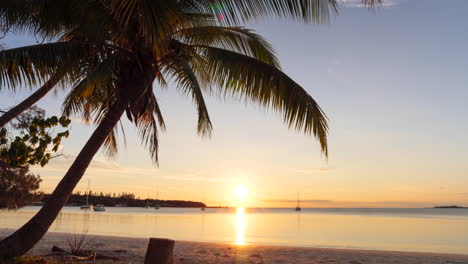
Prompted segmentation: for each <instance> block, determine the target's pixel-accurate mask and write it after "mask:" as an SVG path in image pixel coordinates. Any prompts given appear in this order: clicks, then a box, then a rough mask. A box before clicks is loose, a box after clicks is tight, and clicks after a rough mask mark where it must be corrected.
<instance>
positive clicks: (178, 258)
mask: <svg viewBox="0 0 468 264" xmlns="http://www.w3.org/2000/svg"><path fill="white" fill-rule="evenodd" d="M12 232H13V230H12V229H0V236H2V237H4V236H5V235H7V234H9V233H12ZM75 236H78V237H79V235H75V234H68V233H53V232H51V233H48V234H47V235H46V236H45V237H44V238H43V239H42V240H41V241H40V242H39V243H38V245H36V247H35V248H34V249H32V250H31V251H30V252H28V255H34V256H42V257H43V258H44V259H46V260H50V261H58V262H59V263H122V264H123V263H125V264H131V263H134V264H137V263H138V264H140V263H143V261H144V255H145V252H146V247H147V245H148V239H144V238H128V237H111V236H95V235H87V236H86V241H87V244H86V246H85V248H86V249H91V250H92V251H93V252H98V253H101V254H103V255H106V256H111V257H116V258H118V259H119V260H118V261H112V260H96V261H83V260H79V261H78V260H71V259H70V257H69V256H66V255H63V254H53V253H52V251H51V248H52V246H59V247H61V248H63V249H65V250H69V246H68V240H70V241H72V240H73V239H74V238H75ZM174 253H175V263H177V264H184V263H200V264H201V263H203V264H204V263H233V264H234V263H236V264H238V263H256V264H261V263H265V264H266V263H273V264H276V263H277V264H281V263H295V264H319V263H320V264H370V263H372V264H386V263H388V264H390V263H391V264H398V263H408V264H468V255H456V254H439V253H437V254H433V253H411V252H395V251H374V250H348V249H330V248H309V247H285V246H266V245H233V244H224V243H205V242H189V241H176V246H175V252H174Z"/></svg>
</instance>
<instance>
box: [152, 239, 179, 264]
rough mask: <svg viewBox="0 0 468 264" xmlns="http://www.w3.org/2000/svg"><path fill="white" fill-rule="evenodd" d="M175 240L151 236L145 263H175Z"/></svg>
mask: <svg viewBox="0 0 468 264" xmlns="http://www.w3.org/2000/svg"><path fill="white" fill-rule="evenodd" d="M174 243H175V241H174V240H171V239H165V238H150V240H149V243H148V249H147V250H146V256H145V264H173V263H174Z"/></svg>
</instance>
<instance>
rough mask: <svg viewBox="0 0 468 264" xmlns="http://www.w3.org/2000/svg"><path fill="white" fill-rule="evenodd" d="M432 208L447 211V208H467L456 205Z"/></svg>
mask: <svg viewBox="0 0 468 264" xmlns="http://www.w3.org/2000/svg"><path fill="white" fill-rule="evenodd" d="M433 208H439V209H440V208H442V209H447V208H457V209H459V208H468V207H464V206H458V205H443V206H434V207H433Z"/></svg>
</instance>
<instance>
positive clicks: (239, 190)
mask: <svg viewBox="0 0 468 264" xmlns="http://www.w3.org/2000/svg"><path fill="white" fill-rule="evenodd" d="M234 194H235V195H236V198H237V199H238V200H244V199H245V198H247V195H248V190H247V188H246V187H245V186H244V185H237V186H236V187H234Z"/></svg>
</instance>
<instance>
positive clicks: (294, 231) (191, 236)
mask: <svg viewBox="0 0 468 264" xmlns="http://www.w3.org/2000/svg"><path fill="white" fill-rule="evenodd" d="M38 209H39V208H38V207H26V208H23V209H21V210H18V211H15V212H13V211H10V212H6V211H0V227H4V228H18V227H20V226H21V225H22V224H23V223H25V222H26V221H27V220H28V219H30V218H31V217H32V216H33V215H34V214H35V213H36V212H37V210H38ZM50 231H60V232H70V233H81V232H88V233H89V234H98V235H111V236H129V237H145V238H146V237H166V238H172V239H176V240H191V241H213V242H228V243H235V244H271V245H288V246H311V247H335V248H353V249H381V250H398V251H422V252H444V253H467V252H468V209H331V208H330V209H303V210H302V211H301V212H295V211H294V210H293V209H283V208H281V209H279V208H278V209H273V208H269V209H250V208H246V209H243V208H229V209H211V208H208V209H206V211H201V210H200V209H186V208H161V209H159V210H155V209H153V208H148V209H147V208H129V207H109V208H107V211H106V212H86V211H80V209H79V208H78V207H65V208H64V209H63V210H62V212H61V213H60V215H59V217H58V218H57V219H56V221H55V222H54V224H53V226H52V227H51V229H50Z"/></svg>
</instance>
